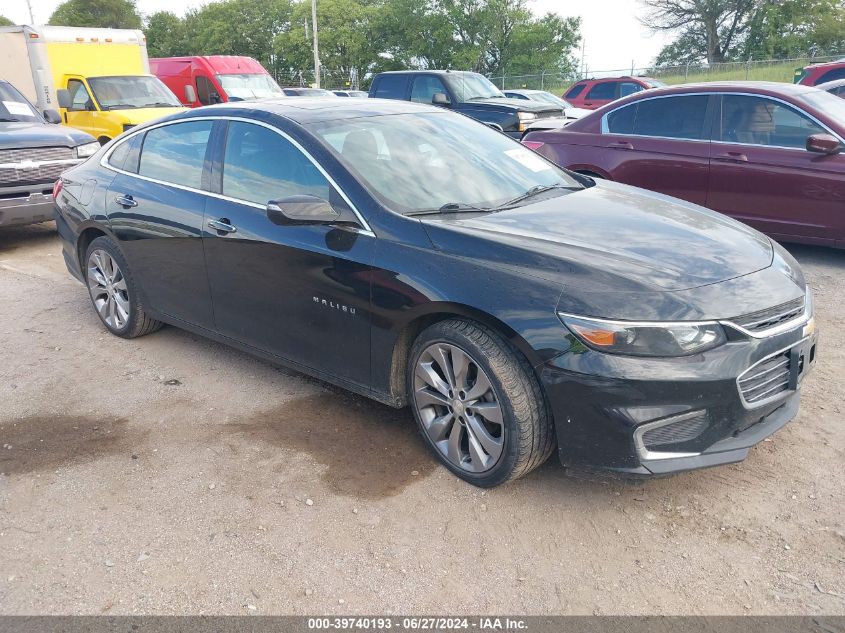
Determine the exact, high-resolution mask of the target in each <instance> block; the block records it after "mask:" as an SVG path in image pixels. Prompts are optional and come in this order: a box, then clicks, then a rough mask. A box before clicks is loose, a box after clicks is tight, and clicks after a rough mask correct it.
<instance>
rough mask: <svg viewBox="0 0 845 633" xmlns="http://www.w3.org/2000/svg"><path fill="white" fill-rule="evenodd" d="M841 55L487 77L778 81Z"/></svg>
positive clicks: (551, 87) (541, 81)
mask: <svg viewBox="0 0 845 633" xmlns="http://www.w3.org/2000/svg"><path fill="white" fill-rule="evenodd" d="M843 58H845V52H843V53H839V54H837V55H826V56H822V57H793V58H789V59H766V60H749V61H745V62H726V63H722V64H702V63H697V64H692V63H690V64H684V65H680V66H659V67H655V66H649V67H643V68H634V67H628V68H617V69H612V70H596V71H593V70H588V71H587V72H583V73H577V74H574V75H562V74H560V73H551V72H546V71H538V72H537V73H534V74H530V75H507V74H505V75H498V76H495V75H494V76H491V77H490V80H491V81H492V82H493V83H494V84H496V86H498V87H499V88H500V89H501V90H508V89H511V90H514V89H519V88H525V89H532V90H548V91H549V92H561V91H563V90H564V89H565V88H566V87H568V86H570V85H571V84H573V83H575V82H576V81H579V80H581V79H587V78H601V77H619V76H640V77H645V76H647V77H652V78H654V79H658V80H660V81H662V82H664V83H667V84H681V83H694V82H707V81H733V80H739V81H780V82H787V83H792V82H793V81H795V79H796V76H797V74H799V73H800V70H801V69H803V68H804V67H805V66H809V65H810V64H821V63H824V62H832V61H837V60H840V59H843Z"/></svg>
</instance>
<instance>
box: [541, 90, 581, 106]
mask: <svg viewBox="0 0 845 633" xmlns="http://www.w3.org/2000/svg"><path fill="white" fill-rule="evenodd" d="M531 97H532V98H533V99H534V101H543V102H544V103H552V104H554V105H556V106H558V107H560V108H571V107H573V106H572V104H571V103H569V102H568V101H565V100H563V99H561V98H560V97H558V96H555V95H553V94H552V93H551V92H545V91H544V92H535V93H533V94H532V95H531Z"/></svg>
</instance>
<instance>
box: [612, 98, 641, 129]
mask: <svg viewBox="0 0 845 633" xmlns="http://www.w3.org/2000/svg"><path fill="white" fill-rule="evenodd" d="M636 117H637V104H636V103H634V104H631V105H629V106H625V107H624V108H619V109H618V110H614V111H613V112H611V113H610V114H608V115H607V131H608V132H610V133H611V134H633V133H634V120H635V119H636Z"/></svg>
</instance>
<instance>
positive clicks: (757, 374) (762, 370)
mask: <svg viewBox="0 0 845 633" xmlns="http://www.w3.org/2000/svg"><path fill="white" fill-rule="evenodd" d="M791 358H792V356H791V354H790V350H787V351H785V352H782V353H780V354H778V355H776V356H772V357H771V358H767V359H766V360H764V361H763V362H762V363H760V364H759V365H755V366H754V367H752V368H751V369H749V370H748V371H747V372H745V373H744V374H743V375H742V376H740V377H739V381H738V382H739V390H740V392H741V393H742V397H743V398H744V399H745V401H746V402H747V403H748V404H756V403H758V402H762V401H763V400H767V399H769V398H772V397H774V396H776V395H778V394H779V393H782V392H784V391H786V390H787V389H789V377H790V369H791V367H790V363H791Z"/></svg>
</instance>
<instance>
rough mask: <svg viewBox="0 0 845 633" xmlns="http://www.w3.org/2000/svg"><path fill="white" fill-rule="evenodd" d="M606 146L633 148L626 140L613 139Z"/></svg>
mask: <svg viewBox="0 0 845 633" xmlns="http://www.w3.org/2000/svg"><path fill="white" fill-rule="evenodd" d="M608 147H610V148H612V149H634V146H633V145H632V144H631V143H629V142H628V141H613V142H612V143H611V144H610V145H608Z"/></svg>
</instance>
